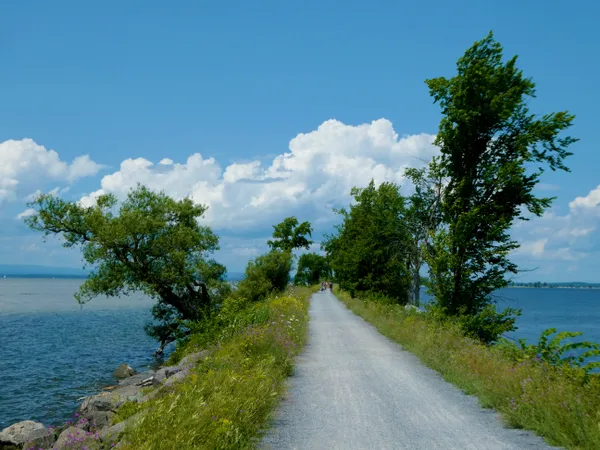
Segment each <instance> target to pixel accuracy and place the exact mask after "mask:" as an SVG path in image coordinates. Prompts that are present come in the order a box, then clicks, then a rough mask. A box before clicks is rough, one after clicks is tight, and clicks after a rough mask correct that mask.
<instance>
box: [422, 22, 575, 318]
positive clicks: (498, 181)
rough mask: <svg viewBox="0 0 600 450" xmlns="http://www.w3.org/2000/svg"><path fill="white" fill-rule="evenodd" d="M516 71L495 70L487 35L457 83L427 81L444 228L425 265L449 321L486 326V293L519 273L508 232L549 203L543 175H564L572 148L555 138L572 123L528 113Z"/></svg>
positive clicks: (511, 65)
mask: <svg viewBox="0 0 600 450" xmlns="http://www.w3.org/2000/svg"><path fill="white" fill-rule="evenodd" d="M516 62H517V58H516V56H515V57H513V58H511V59H510V60H508V61H506V62H503V51H502V46H501V45H500V44H499V43H498V42H496V41H495V40H494V37H493V35H492V33H490V34H489V35H488V36H487V37H486V38H484V39H483V40H481V41H479V42H476V43H475V44H474V45H473V46H472V47H471V48H470V49H468V50H467V51H466V53H465V54H464V56H463V57H462V58H460V59H459V60H458V63H457V70H458V73H457V74H456V76H454V77H452V78H450V79H447V78H435V79H430V80H427V81H426V83H427V85H428V86H429V90H430V93H431V95H432V96H433V98H434V101H435V102H436V103H439V104H440V106H441V109H442V114H443V118H442V120H441V122H440V127H439V132H438V134H437V139H436V141H435V143H436V145H438V146H439V147H440V149H441V157H440V161H439V162H440V170H441V175H442V176H444V177H447V178H448V179H449V184H448V186H447V188H446V189H445V192H444V199H443V202H442V211H443V215H444V221H445V222H446V224H447V226H445V227H444V229H443V230H442V231H441V232H440V233H438V234H437V235H436V238H435V241H434V245H433V246H432V248H431V252H430V257H429V258H428V265H429V267H430V271H431V279H432V280H433V281H434V285H435V294H436V297H437V299H438V302H439V303H440V305H441V306H442V307H443V308H444V309H445V310H446V312H447V313H449V314H452V315H454V314H464V315H471V316H474V315H477V314H479V313H482V312H483V311H484V310H485V314H487V315H488V316H489V317H491V316H490V310H489V308H488V307H489V305H490V302H491V300H490V294H491V293H492V292H493V291H495V290H496V289H498V288H501V287H504V286H506V285H507V281H506V278H505V274H506V273H507V272H510V273H516V272H517V271H518V268H517V266H516V265H515V264H514V263H512V262H511V261H510V260H509V258H508V256H509V253H510V252H511V251H512V250H514V249H515V248H517V247H518V243H517V242H515V241H514V240H512V239H511V237H510V235H509V228H510V227H511V225H512V224H513V221H514V220H515V219H522V220H527V219H526V217H525V215H524V213H525V211H529V212H530V213H532V214H534V215H536V216H539V215H541V214H542V213H543V211H544V209H545V208H547V207H548V206H549V205H550V203H551V201H552V200H553V199H552V198H547V197H536V196H535V195H534V193H533V189H534V187H535V185H536V183H537V182H538V180H539V177H540V174H541V173H542V172H543V170H544V168H546V167H549V168H550V169H552V170H557V169H560V170H568V169H567V167H566V166H565V165H564V163H563V162H564V159H565V158H566V157H567V156H569V155H570V154H571V153H569V152H568V151H567V148H568V147H569V146H570V145H571V144H572V143H574V142H575V141H576V139H573V138H571V137H563V138H560V137H559V135H560V134H561V132H562V131H563V130H566V129H567V128H569V127H570V126H571V124H572V121H573V119H574V116H573V115H571V114H569V113H568V112H566V111H563V112H558V113H550V114H545V115H543V116H535V115H534V114H531V113H530V112H529V110H528V108H527V101H528V99H530V98H533V97H534V96H535V84H534V83H533V81H532V80H531V79H529V78H525V77H524V75H523V73H522V71H521V70H519V69H518V68H517V67H516ZM489 317H488V318H489ZM504 319H505V318H504ZM507 324H508V326H510V325H511V324H510V323H508V322H507Z"/></svg>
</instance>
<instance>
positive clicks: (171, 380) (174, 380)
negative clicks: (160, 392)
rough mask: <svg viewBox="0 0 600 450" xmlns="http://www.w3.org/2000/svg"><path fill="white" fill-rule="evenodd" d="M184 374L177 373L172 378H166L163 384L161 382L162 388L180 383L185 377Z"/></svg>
mask: <svg viewBox="0 0 600 450" xmlns="http://www.w3.org/2000/svg"><path fill="white" fill-rule="evenodd" d="M186 375H187V374H186V373H185V372H177V373H176V374H175V375H173V376H172V377H169V378H167V379H166V380H165V381H164V382H163V386H172V385H173V384H175V383H178V382H180V381H181V380H183V379H184V378H185V377H186Z"/></svg>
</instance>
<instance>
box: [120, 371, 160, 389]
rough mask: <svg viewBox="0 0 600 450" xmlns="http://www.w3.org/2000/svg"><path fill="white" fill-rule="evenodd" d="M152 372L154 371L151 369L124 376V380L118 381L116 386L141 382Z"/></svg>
mask: <svg viewBox="0 0 600 450" xmlns="http://www.w3.org/2000/svg"><path fill="white" fill-rule="evenodd" d="M154 373H155V372H154V371H153V370H152V371H148V372H144V373H138V374H136V375H132V376H130V377H128V378H125V379H124V380H121V381H119V384H118V385H117V387H122V386H131V385H136V384H141V383H142V381H144V380H147V379H148V378H151V377H152V376H153V375H154Z"/></svg>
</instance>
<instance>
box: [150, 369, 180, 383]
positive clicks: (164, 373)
mask: <svg viewBox="0 0 600 450" xmlns="http://www.w3.org/2000/svg"><path fill="white" fill-rule="evenodd" d="M178 372H181V367H179V366H167V367H163V368H162V369H159V370H157V371H156V373H155V374H154V378H153V379H152V385H153V386H160V385H161V384H162V383H164V381H165V380H166V379H167V378H169V377H171V376H173V375H175V374H176V373H178Z"/></svg>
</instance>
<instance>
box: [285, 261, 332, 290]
mask: <svg viewBox="0 0 600 450" xmlns="http://www.w3.org/2000/svg"><path fill="white" fill-rule="evenodd" d="M324 278H331V268H330V267H329V264H328V263H327V259H326V258H325V256H322V255H319V254H317V253H304V254H302V255H301V256H300V258H299V259H298V269H297V271H296V275H295V276H294V284H297V285H313V284H318V283H319V281H321V280H322V279H324Z"/></svg>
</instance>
